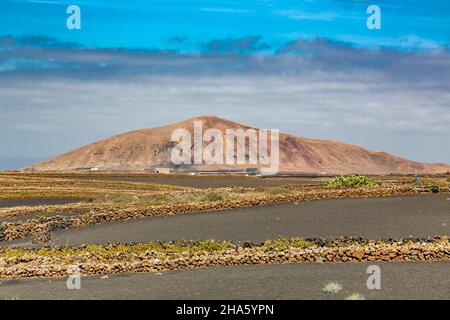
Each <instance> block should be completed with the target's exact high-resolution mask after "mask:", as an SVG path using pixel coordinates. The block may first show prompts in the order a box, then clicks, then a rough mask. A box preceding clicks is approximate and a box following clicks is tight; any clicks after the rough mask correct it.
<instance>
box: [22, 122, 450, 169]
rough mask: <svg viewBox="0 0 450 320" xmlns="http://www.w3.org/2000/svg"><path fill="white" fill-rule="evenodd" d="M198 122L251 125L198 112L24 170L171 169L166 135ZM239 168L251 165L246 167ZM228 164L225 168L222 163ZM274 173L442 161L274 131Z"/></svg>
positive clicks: (215, 125) (222, 127)
mask: <svg viewBox="0 0 450 320" xmlns="http://www.w3.org/2000/svg"><path fill="white" fill-rule="evenodd" d="M195 120H197V121H200V120H201V121H202V123H203V130H204V131H205V130H207V129H210V128H216V129H219V130H221V131H222V132H224V131H225V129H237V128H242V129H244V130H245V129H248V128H251V127H248V126H245V125H241V124H239V123H236V122H232V121H229V120H225V119H221V118H218V117H215V116H202V117H196V118H192V119H188V120H185V121H182V122H178V123H175V124H171V125H167V126H163V127H158V128H151V129H142V130H136V131H131V132H126V133H123V134H120V135H117V136H113V137H110V138H107V139H104V140H101V141H98V142H94V143H91V144H89V145H87V146H84V147H82V148H79V149H76V150H73V151H70V152H68V153H65V154H62V155H59V156H57V157H54V158H52V159H49V160H46V161H43V162H41V163H38V164H35V165H33V166H31V167H29V168H26V170H32V171H70V170H77V169H80V168H93V167H96V168H99V169H100V170H123V171H141V170H147V169H152V168H155V167H173V165H172V162H171V157H170V155H171V150H172V148H173V146H174V142H171V141H170V140H171V134H172V132H173V131H174V130H175V129H178V128H185V129H187V130H189V131H190V132H191V134H192V136H193V123H194V121H195ZM244 167H255V165H246V166H244ZM195 168H197V169H220V168H227V166H226V165H220V166H206V165H202V166H196V167H195ZM228 168H229V166H228ZM280 171H281V172H298V173H328V174H349V173H361V174H363V173H365V174H389V173H398V174H407V173H443V172H447V171H450V166H449V165H447V164H428V163H419V162H415V161H409V160H406V159H403V158H400V157H396V156H393V155H390V154H388V153H386V152H374V151H370V150H367V149H364V148H361V147H359V146H355V145H350V144H346V143H341V142H334V141H328V140H317V139H308V138H302V137H296V136H292V135H288V134H283V133H280Z"/></svg>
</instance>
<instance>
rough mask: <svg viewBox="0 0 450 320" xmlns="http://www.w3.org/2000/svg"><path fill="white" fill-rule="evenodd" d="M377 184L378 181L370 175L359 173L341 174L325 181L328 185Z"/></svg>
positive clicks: (358, 185)
mask: <svg viewBox="0 0 450 320" xmlns="http://www.w3.org/2000/svg"><path fill="white" fill-rule="evenodd" d="M376 185H377V183H376V182H375V181H373V180H372V179H370V178H369V177H366V176H360V175H357V174H354V175H351V176H340V177H337V178H334V179H333V180H330V181H327V182H326V183H325V186H327V187H343V186H345V187H375V186H376Z"/></svg>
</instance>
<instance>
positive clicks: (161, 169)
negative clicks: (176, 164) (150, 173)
mask: <svg viewBox="0 0 450 320" xmlns="http://www.w3.org/2000/svg"><path fill="white" fill-rule="evenodd" d="M155 173H164V174H168V173H170V168H155Z"/></svg>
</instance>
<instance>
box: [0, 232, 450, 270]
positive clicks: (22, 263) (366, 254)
mask: <svg viewBox="0 0 450 320" xmlns="http://www.w3.org/2000/svg"><path fill="white" fill-rule="evenodd" d="M306 241H307V242H310V243H312V244H313V245H312V247H308V248H295V247H289V248H284V249H280V248H276V247H271V246H270V245H269V246H268V245H267V244H260V245H254V244H248V243H247V244H245V245H242V244H237V245H232V247H230V248H229V249H226V250H221V251H213V252H209V251H201V252H189V251H185V252H183V251H182V252H160V251H159V252H158V251H152V250H146V251H143V252H140V253H139V252H138V253H137V252H133V253H127V252H117V253H114V254H108V250H107V249H105V250H100V251H94V252H92V251H89V250H86V252H82V253H79V254H76V255H70V254H67V255H61V254H54V255H52V254H49V253H46V254H45V255H40V254H39V251H38V250H28V251H25V250H22V251H19V253H17V254H16V256H14V254H11V253H9V254H7V255H6V256H5V254H2V252H1V251H0V278H1V279H15V278H28V277H66V276H68V273H67V270H68V268H69V266H72V265H77V266H78V268H79V270H80V273H81V274H82V275H96V274H113V273H123V272H159V271H168V270H180V269H193V268H205V267H220V266H236V265H256V264H284V263H329V262H334V263H347V262H378V261H450V242H449V238H448V237H442V238H434V239H422V240H420V239H416V240H412V239H404V240H399V241H368V240H361V239H360V240H357V241H355V240H351V241H347V242H345V241H344V242H343V241H342V240H338V241H330V240H306ZM320 243H325V245H320ZM349 243H351V244H349ZM54 250H55V252H59V253H61V250H67V248H59V249H54ZM58 250H59V251H58Z"/></svg>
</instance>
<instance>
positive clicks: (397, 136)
mask: <svg viewBox="0 0 450 320" xmlns="http://www.w3.org/2000/svg"><path fill="white" fill-rule="evenodd" d="M70 4H77V5H79V6H80V8H81V19H82V22H81V23H82V29H81V30H68V29H67V28H66V18H67V16H68V15H67V14H66V8H67V6H68V5H70ZM371 4H376V5H379V6H380V8H381V14H382V16H381V19H382V28H381V30H368V29H367V27H366V18H367V14H366V8H367V7H368V6H369V5H371ZM449 44H450V1H419V0H413V1H402V0H389V1H387V0H378V1H377V0H370V1H364V0H361V1H358V0H322V1H318V0H317V1H314V0H304V1H301V0H296V1H287V0H276V1H271V0H246V1H234V0H228V1H224V0H222V1H189V0H187V1H172V0H161V1H136V0H131V1H116V0H114V1H99V0H93V1H87V0H86V1H61V0H42V1H41V0H28V1H27V0H15V1H13V0H0V124H1V125H0V136H1V137H3V138H2V139H0V170H1V169H6V168H11V167H18V166H21V165H24V164H29V163H32V162H34V161H38V160H43V159H46V158H48V157H51V156H54V155H57V154H59V153H62V152H65V151H69V150H71V149H73V148H76V147H80V146H82V145H84V144H87V143H90V142H92V141H95V140H99V139H102V138H105V137H107V136H110V135H113V134H117V133H120V132H124V131H127V130H133V129H137V128H145V127H154V126H159V125H162V124H166V123H171V122H175V121H180V120H183V119H186V118H190V117H193V116H198V115H204V114H216V115H218V116H222V117H224V118H228V119H231V120H235V121H239V122H242V123H246V124H250V125H254V126H256V127H263V128H274V129H280V130H282V131H284V132H288V133H292V134H296V135H301V136H307V137H314V138H322V139H332V140H340V141H345V142H348V143H354V144H358V145H361V146H364V147H367V148H370V149H373V150H384V151H388V152H391V153H393V154H396V155H399V156H403V157H407V158H410V159H413V160H418V161H425V162H446V163H450V148H449V147H448V146H449V143H448V136H450V126H449V125H448V123H450V49H449V47H450V46H449ZM5 137H6V138H5Z"/></svg>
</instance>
